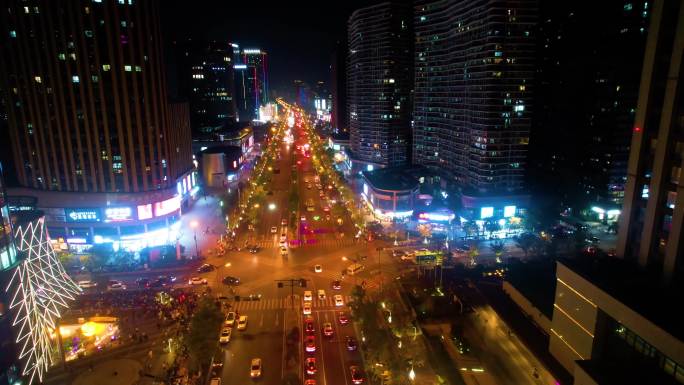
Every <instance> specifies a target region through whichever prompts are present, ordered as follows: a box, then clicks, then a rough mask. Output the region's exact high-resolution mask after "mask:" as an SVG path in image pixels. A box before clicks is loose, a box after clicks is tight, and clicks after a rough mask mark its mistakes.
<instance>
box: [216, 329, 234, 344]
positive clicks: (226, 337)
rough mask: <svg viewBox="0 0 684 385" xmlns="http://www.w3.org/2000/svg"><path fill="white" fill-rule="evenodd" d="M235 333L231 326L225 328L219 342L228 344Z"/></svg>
mask: <svg viewBox="0 0 684 385" xmlns="http://www.w3.org/2000/svg"><path fill="white" fill-rule="evenodd" d="M232 333H233V329H231V328H223V330H221V336H220V337H219V343H220V344H227V343H228V342H230V335H231V334H232Z"/></svg>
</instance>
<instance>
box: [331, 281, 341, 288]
mask: <svg viewBox="0 0 684 385" xmlns="http://www.w3.org/2000/svg"><path fill="white" fill-rule="evenodd" d="M332 288H333V289H335V290H340V289H341V288H342V284H341V283H340V281H333V283H332Z"/></svg>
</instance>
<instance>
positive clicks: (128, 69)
mask: <svg viewBox="0 0 684 385" xmlns="http://www.w3.org/2000/svg"><path fill="white" fill-rule="evenodd" d="M132 68H133V67H131V66H129V65H125V66H124V70H126V72H131V69H132Z"/></svg>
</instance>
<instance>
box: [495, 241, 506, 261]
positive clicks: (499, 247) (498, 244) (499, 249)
mask: <svg viewBox="0 0 684 385" xmlns="http://www.w3.org/2000/svg"><path fill="white" fill-rule="evenodd" d="M505 245H506V243H505V242H504V241H495V242H493V243H492V251H493V252H494V255H495V256H496V257H500V256H502V255H503V253H504V251H505V250H506V249H505Z"/></svg>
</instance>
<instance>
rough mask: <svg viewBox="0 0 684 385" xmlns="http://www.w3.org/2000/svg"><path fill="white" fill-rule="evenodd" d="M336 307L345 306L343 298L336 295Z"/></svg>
mask: <svg viewBox="0 0 684 385" xmlns="http://www.w3.org/2000/svg"><path fill="white" fill-rule="evenodd" d="M334 298H335V306H344V301H343V300H342V296H341V295H339V294H335V297H334Z"/></svg>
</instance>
